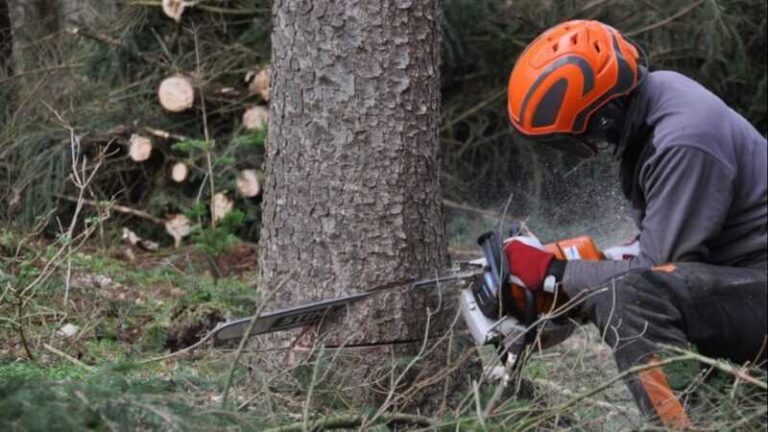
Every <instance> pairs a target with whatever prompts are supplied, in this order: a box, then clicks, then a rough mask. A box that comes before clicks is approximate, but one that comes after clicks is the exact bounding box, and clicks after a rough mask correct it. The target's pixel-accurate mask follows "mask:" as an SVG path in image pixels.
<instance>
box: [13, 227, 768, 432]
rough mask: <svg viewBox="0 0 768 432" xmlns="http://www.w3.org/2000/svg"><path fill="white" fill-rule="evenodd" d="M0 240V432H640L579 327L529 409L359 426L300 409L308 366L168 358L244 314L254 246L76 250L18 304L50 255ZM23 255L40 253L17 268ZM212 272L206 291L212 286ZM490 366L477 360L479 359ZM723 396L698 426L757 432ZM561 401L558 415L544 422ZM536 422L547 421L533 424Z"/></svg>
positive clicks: (745, 409) (747, 412)
mask: <svg viewBox="0 0 768 432" xmlns="http://www.w3.org/2000/svg"><path fill="white" fill-rule="evenodd" d="M1 233H2V236H0V239H1V240H2V242H0V245H2V246H3V247H2V248H0V251H2V252H3V253H4V254H5V256H6V257H7V256H8V255H9V254H10V252H13V253H15V254H16V255H15V256H16V257H18V258H17V259H14V260H7V261H6V262H9V263H11V264H12V265H9V266H5V268H4V269H3V268H0V282H3V285H5V288H4V291H3V293H2V298H0V300H2V301H1V302H0V317H1V318H2V319H1V320H0V430H31V431H34V430H40V431H42V430H51V429H57V430H83V429H93V430H265V429H269V428H281V427H282V428H283V429H281V430H312V427H313V425H316V424H315V423H312V422H315V421H320V420H322V421H330V420H335V421H339V419H341V420H344V419H347V420H349V421H350V423H348V424H347V426H348V428H349V429H352V430H355V429H358V428H360V427H361V425H363V429H365V430H391V429H390V428H388V427H387V426H385V424H387V423H388V424H389V425H390V426H391V427H394V428H395V429H397V428H398V427H399V428H400V429H403V428H407V427H410V428H413V429H427V430H438V429H439V430H586V431H600V430H603V431H614V430H636V429H639V428H644V427H647V425H644V424H643V423H642V421H641V419H640V418H639V416H638V413H637V410H636V408H635V407H634V403H633V401H632V400H631V397H630V395H629V393H628V392H627V391H626V390H625V388H624V386H623V384H622V382H621V380H617V381H616V382H614V383H613V384H611V385H609V386H607V387H606V388H604V389H600V386H601V385H602V384H603V383H606V382H608V381H609V380H610V379H611V378H613V377H616V375H617V371H616V369H615V366H614V363H613V360H612V357H611V354H610V350H609V349H608V348H607V347H605V346H603V345H601V344H600V343H599V335H597V334H596V332H595V331H594V330H593V329H592V328H591V327H584V328H580V329H578V330H577V331H576V332H575V334H574V335H573V336H572V337H571V338H570V339H569V340H568V341H566V342H565V343H563V344H562V345H560V346H558V347H557V348H555V349H552V350H550V351H546V352H542V353H538V354H535V355H534V356H533V358H532V360H531V361H530V362H529V363H528V364H527V366H526V367H525V370H524V372H523V376H524V377H525V379H526V382H527V383H529V384H531V383H532V384H533V389H534V390H533V391H532V395H533V396H532V397H531V395H530V394H529V395H528V396H527V397H524V398H521V400H518V401H515V400H514V399H511V400H510V401H509V402H508V403H506V402H505V403H502V404H501V405H500V408H499V410H498V412H500V413H502V414H504V413H506V414H504V415H493V416H487V417H484V415H483V414H482V409H481V408H482V407H483V405H484V404H485V403H487V402H488V400H489V399H490V398H491V393H492V390H493V385H487V388H486V389H483V388H479V389H478V391H477V392H476V394H475V395H474V397H472V395H469V396H470V397H469V401H470V402H469V403H467V404H465V405H464V406H462V407H459V408H457V409H455V410H453V411H451V412H448V413H447V414H445V413H444V415H443V416H442V417H440V418H430V419H429V421H430V422H432V423H423V422H422V423H420V422H421V421H422V420H423V418H421V417H418V418H416V419H415V420H413V422H410V423H409V422H408V421H405V422H404V423H403V422H402V421H401V422H400V423H396V422H393V421H387V419H388V418H390V417H391V418H390V420H391V419H392V418H395V417H396V416H397V415H398V414H397V413H394V412H385V413H383V414H380V415H379V417H380V420H379V421H378V422H369V423H366V422H365V418H366V415H369V416H370V415H371V414H370V413H374V412H376V409H377V407H375V406H367V405H365V404H362V403H360V404H357V403H355V402H354V401H351V402H350V401H349V400H347V401H345V402H344V403H342V404H340V403H339V402H338V400H334V401H332V400H331V399H335V398H327V397H325V396H322V397H318V396H315V400H313V402H312V404H310V403H309V399H310V398H312V397H313V394H312V392H313V387H312V386H311V385H310V386H308V385H307V366H308V364H304V363H302V360H298V361H296V362H294V363H293V364H290V365H286V366H285V367H284V370H283V371H282V373H281V374H280V376H279V377H278V378H276V377H274V376H273V377H268V379H267V380H266V381H265V378H264V374H262V373H260V372H259V371H257V370H254V366H253V363H251V362H250V360H251V359H253V358H255V357H258V356H259V355H262V354H260V353H259V352H253V351H251V352H249V350H248V348H246V352H247V355H245V356H243V359H242V361H240V362H239V363H238V364H237V365H235V367H233V364H234V363H235V357H236V350H235V349H233V348H226V349H225V348H220V347H213V346H211V345H210V344H204V345H203V346H201V347H199V348H198V349H195V350H194V351H191V352H185V351H181V352H180V351H179V350H183V348H184V347H187V346H189V345H191V344H193V343H194V342H195V341H197V340H198V339H199V338H200V337H201V336H202V335H204V334H205V333H206V331H207V330H209V329H211V328H213V327H214V326H215V324H216V323H217V322H219V321H221V320H224V319H230V318H234V317H241V316H246V315H248V314H250V313H252V312H253V310H254V305H255V304H257V302H258V299H259V290H258V289H257V285H258V284H257V279H256V272H255V269H256V262H255V256H256V253H255V247H254V246H253V245H248V244H241V245H240V246H237V247H236V248H235V249H233V250H232V251H230V252H228V253H226V254H223V255H222V256H219V257H217V258H216V259H215V260H213V261H212V260H210V259H207V258H205V256H203V255H202V254H200V253H199V252H197V251H196V249H195V248H194V247H193V246H187V247H182V248H180V249H175V250H167V251H165V250H160V251H156V252H142V251H138V250H132V251H131V252H130V253H127V252H126V249H125V248H97V247H92V248H91V247H85V248H83V249H81V250H79V251H74V252H72V253H71V255H70V256H69V257H68V259H67V261H66V265H65V266H64V267H63V268H62V271H59V272H57V273H55V274H53V275H52V276H51V277H50V278H48V279H46V280H45V283H41V284H38V285H37V286H35V287H33V292H32V293H27V294H25V295H23V296H22V295H20V294H19V293H18V292H16V291H14V289H13V287H14V286H18V285H17V284H18V283H20V281H21V280H22V279H24V278H25V277H26V278H27V280H30V279H31V280H34V278H35V275H40V274H42V272H43V270H44V269H45V263H46V262H48V261H49V260H51V259H52V258H53V256H54V254H55V250H56V249H55V248H52V247H51V245H49V244H46V243H45V242H41V241H35V242H28V243H27V244H26V245H22V246H21V247H19V246H18V245H19V244H21V243H20V242H18V241H17V240H18V238H17V237H14V235H13V234H11V233H10V232H8V231H2V232H1ZM14 242H15V243H14ZM14 244H15V245H16V246H17V247H15V248H14V247H11V246H12V245H14ZM33 250H34V251H38V252H39V251H43V252H42V253H34V254H32V255H30V256H34V257H35V258H34V259H31V258H30V259H25V258H24V257H25V256H27V255H25V254H31V251H33ZM14 251H15V252H14ZM25 251H26V252H25ZM212 263H215V265H216V267H217V272H218V273H219V274H220V275H219V276H220V277H218V278H214V277H212V271H211V269H212V268H213V267H212V265H213V264H212ZM22 285H24V284H22ZM29 285H30V284H27V285H26V286H29ZM64 293H66V297H67V302H66V303H65V302H64V297H65V294H64ZM173 352H176V354H169V353H173ZM492 356H493V354H492V353H490V352H487V351H484V352H483V357H484V359H485V360H488V359H490V358H492ZM330 363H331V365H330V366H328V365H326V366H327V367H331V368H332V367H333V365H332V363H333V360H331V361H330ZM310 369H312V368H310ZM312 370H314V369H312ZM729 383H730V384H731V385H730V386H726V387H722V388H719V389H715V390H712V389H714V387H711V386H708V388H710V387H711V388H710V390H712V392H714V393H716V394H717V395H720V396H721V398H718V399H717V402H716V404H712V405H709V407H717V408H718V412H723V413H725V412H730V414H728V415H727V416H725V417H722V416H721V417H718V418H717V419H714V418H712V419H707V425H708V428H709V429H710V430H723V427H725V429H733V428H736V426H738V428H737V430H750V429H753V430H761V428H763V427H764V425H765V415H766V414H765V408H764V401H765V399H764V398H763V399H762V405H760V403H759V401H758V402H755V403H753V402H751V401H752V400H753V399H754V398H753V397H751V396H750V398H751V399H745V397H742V391H744V390H745V389H746V390H750V388H749V386H747V385H745V384H743V383H742V384H741V385H739V383H738V381H733V380H730V381H729ZM230 384H231V385H230ZM225 389H226V390H225ZM595 389H598V390H599V391H596V390H595ZM314 391H315V392H316V394H322V393H321V392H320V391H319V389H315V390H314ZM224 393H228V395H227V396H225V395H224ZM584 395H588V396H586V397H584ZM225 398H226V400H225ZM577 398H579V399H577ZM713 400H714V399H713ZM573 401H577V403H575V404H572V406H569V407H567V408H563V409H562V410H560V411H555V412H554V413H552V412H549V411H547V410H551V409H552V408H553V407H555V408H557V407H561V406H562V407H565V406H566V405H569V404H570V403H571V402H573ZM702 406H703V405H702ZM542 412H544V413H548V412H549V414H547V415H545V416H544V417H542ZM366 413H368V414H366ZM387 415H389V416H390V417H387ZM724 415H725V414H724ZM345 416H346V417H345ZM542 418H543V420H542ZM350 419H351V420H350ZM361 419H363V420H361ZM401 420H402V419H401ZM395 424H399V425H400V426H392V425H395ZM340 425H341V426H343V425H344V423H343V422H342V423H338V424H335V426H340ZM403 425H404V426H403ZM430 425H431V426H430ZM436 425H439V427H438V426H436ZM715 425H717V426H715ZM326 426H327V427H328V428H331V426H332V425H331V424H330V423H329V424H326ZM712 427H715V429H712ZM400 429H398V430H400Z"/></svg>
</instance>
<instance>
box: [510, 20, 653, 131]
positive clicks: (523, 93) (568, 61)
mask: <svg viewBox="0 0 768 432" xmlns="http://www.w3.org/2000/svg"><path fill="white" fill-rule="evenodd" d="M638 58H639V54H638V50H637V49H636V48H635V47H634V46H633V45H632V44H630V43H629V42H627V41H626V40H625V39H624V38H623V37H622V36H621V34H620V33H619V32H618V31H617V30H616V29H614V28H613V27H611V26H608V25H606V24H603V23H601V22H598V21H584V20H574V21H567V22H564V23H561V24H558V25H556V26H554V27H552V28H551V29H549V30H547V31H545V32H544V33H543V34H541V36H539V37H538V38H536V40H534V41H533V42H531V44H530V45H528V47H527V48H526V49H525V51H523V53H522V54H521V55H520V58H518V59H517V63H515V67H514V68H513V69H512V74H511V75H510V77H509V87H508V89H507V95H508V100H507V109H508V111H509V118H510V120H511V121H512V124H513V125H514V126H515V128H516V129H517V130H519V131H520V132H522V133H523V134H525V135H532V136H541V135H551V134H562V133H566V134H580V133H583V132H584V131H586V129H587V125H588V123H589V120H590V117H591V116H592V114H593V113H594V112H595V111H597V110H598V109H599V108H600V107H602V106H603V105H605V104H606V103H607V102H608V101H610V100H611V99H614V98H616V97H618V96H621V95H624V94H627V93H629V92H630V91H632V89H634V88H635V87H636V86H637V83H638V74H639V72H638Z"/></svg>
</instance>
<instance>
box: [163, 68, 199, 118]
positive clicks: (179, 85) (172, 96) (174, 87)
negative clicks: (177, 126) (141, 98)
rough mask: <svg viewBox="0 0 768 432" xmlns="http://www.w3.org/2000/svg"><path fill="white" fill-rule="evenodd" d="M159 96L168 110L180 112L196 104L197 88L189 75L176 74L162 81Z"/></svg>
mask: <svg viewBox="0 0 768 432" xmlns="http://www.w3.org/2000/svg"><path fill="white" fill-rule="evenodd" d="M157 97H158V99H160V105H162V106H163V108H165V109H166V111H170V112H173V113H178V112H182V111H186V110H188V109H190V108H192V106H193V105H194V104H195V88H194V86H193V85H192V80H191V79H189V78H188V77H186V76H184V75H175V76H172V77H168V78H166V79H164V80H163V82H162V83H160V87H159V88H158V89H157Z"/></svg>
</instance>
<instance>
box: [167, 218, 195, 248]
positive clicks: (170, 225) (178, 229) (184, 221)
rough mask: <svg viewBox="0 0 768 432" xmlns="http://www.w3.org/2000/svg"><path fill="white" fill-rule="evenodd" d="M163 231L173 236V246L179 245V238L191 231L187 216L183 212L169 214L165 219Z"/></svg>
mask: <svg viewBox="0 0 768 432" xmlns="http://www.w3.org/2000/svg"><path fill="white" fill-rule="evenodd" d="M165 231H166V232H167V233H168V234H169V235H170V236H171V237H173V247H175V248H178V247H179V246H180V245H181V239H183V238H184V237H186V236H188V235H189V233H190V232H191V231H192V227H191V223H190V222H189V218H188V217H186V216H184V215H183V214H174V215H169V217H168V219H167V220H166V221H165Z"/></svg>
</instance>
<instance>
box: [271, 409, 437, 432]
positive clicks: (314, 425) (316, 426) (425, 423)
mask: <svg viewBox="0 0 768 432" xmlns="http://www.w3.org/2000/svg"><path fill="white" fill-rule="evenodd" d="M391 422H402V423H410V424H414V425H418V426H421V427H427V428H431V427H434V425H435V424H434V421H433V420H432V419H430V418H428V417H424V416H419V415H414V414H405V413H383V414H380V415H378V416H377V417H376V419H375V421H374V422H371V419H369V418H368V417H367V416H365V415H362V414H350V415H336V416H329V417H325V418H321V419H319V420H316V421H313V422H311V423H309V424H305V423H304V422H303V421H302V422H296V423H293V424H290V425H287V426H281V427H276V428H272V429H267V430H265V431H264V432H302V431H305V430H311V431H321V430H325V429H353V428H360V427H362V426H363V425H369V426H371V425H373V424H381V423H391Z"/></svg>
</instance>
